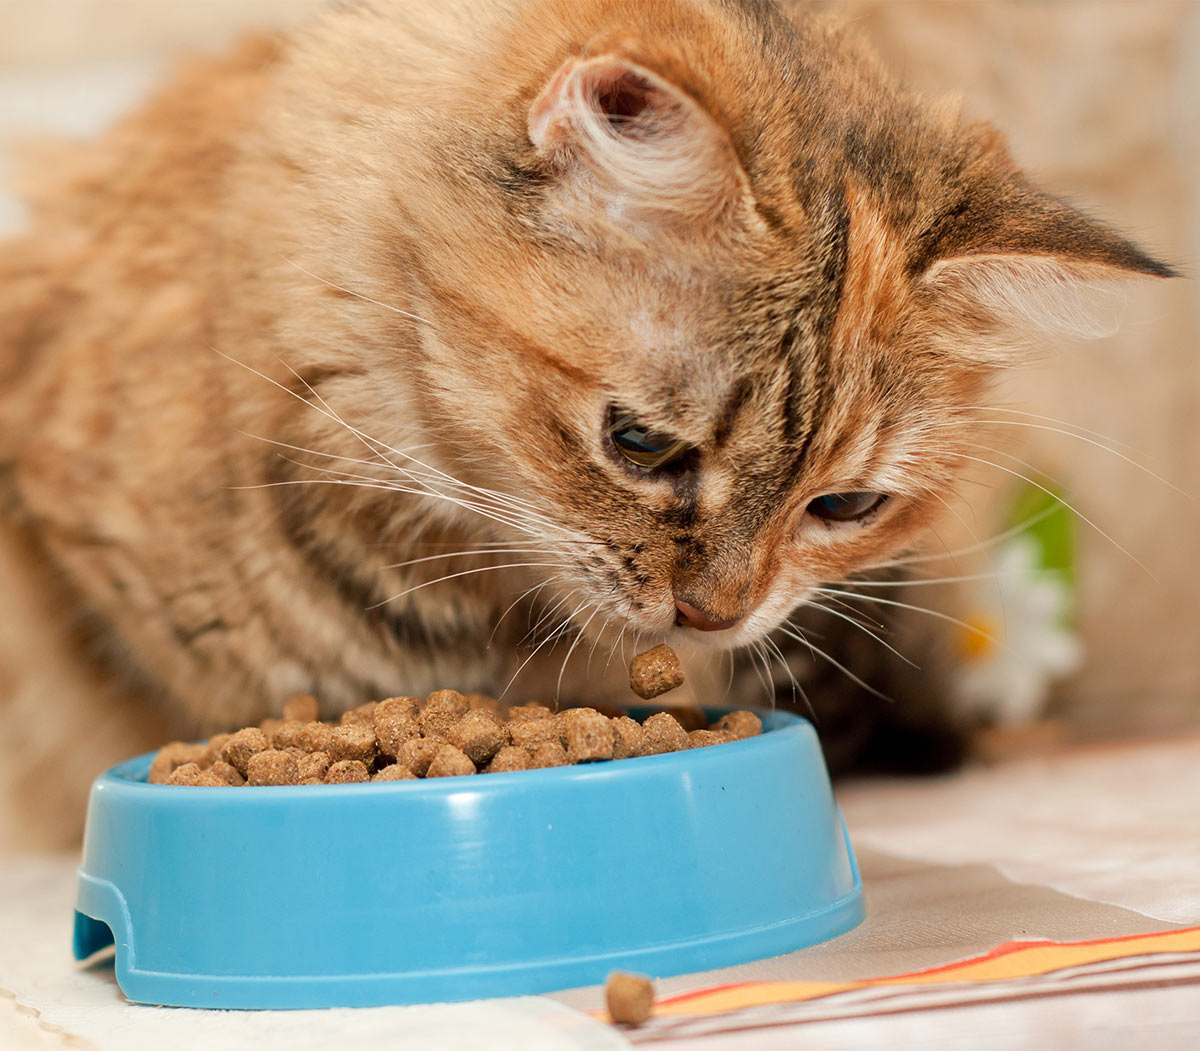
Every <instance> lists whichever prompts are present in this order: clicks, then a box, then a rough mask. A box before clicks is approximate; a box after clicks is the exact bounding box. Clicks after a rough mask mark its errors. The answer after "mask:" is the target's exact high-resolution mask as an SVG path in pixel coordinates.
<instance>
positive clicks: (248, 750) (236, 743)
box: [221, 726, 271, 777]
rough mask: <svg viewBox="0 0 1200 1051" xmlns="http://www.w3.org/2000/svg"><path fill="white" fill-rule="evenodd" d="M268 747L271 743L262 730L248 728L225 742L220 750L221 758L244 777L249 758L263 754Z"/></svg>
mask: <svg viewBox="0 0 1200 1051" xmlns="http://www.w3.org/2000/svg"><path fill="white" fill-rule="evenodd" d="M270 747H271V742H270V741H269V740H268V739H267V735H266V734H265V733H263V732H262V730H260V729H258V728H257V727H254V726H248V727H246V729H244V730H239V731H238V732H237V733H235V734H234V735H233V736H232V737H231V738H229V740H228V741H226V742H225V747H224V748H222V749H221V758H222V759H224V760H225V762H227V763H228V764H229V765H230V766H232V767H233V768H234V769H235V770H237V772H238V773H239V774H241V775H242V776H243V777H245V776H246V764H247V763H249V762H250V757H251V756H252V755H255V754H257V753H258V752H265V751H266V750H267V749H268V748H270Z"/></svg>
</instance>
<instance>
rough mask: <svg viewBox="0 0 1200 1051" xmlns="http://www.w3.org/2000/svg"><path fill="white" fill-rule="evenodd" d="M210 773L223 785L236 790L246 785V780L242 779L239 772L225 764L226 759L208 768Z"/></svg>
mask: <svg viewBox="0 0 1200 1051" xmlns="http://www.w3.org/2000/svg"><path fill="white" fill-rule="evenodd" d="M208 772H209V773H210V774H212V775H213V777H216V778H218V779H219V780H220V781H221V782H222V784H226V785H232V786H233V787H235V788H236V787H237V786H238V785H244V784H245V783H246V779H245V778H244V777H242V775H241V774H239V773H238V772H237V770H235V769H234V768H233V767H232V766H230V765H229V764H228V763H227V762H225V760H224V759H218V760H217V761H216V762H215V763H213V765H212V766H210V767H209V768H208Z"/></svg>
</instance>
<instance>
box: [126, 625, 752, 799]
mask: <svg viewBox="0 0 1200 1051" xmlns="http://www.w3.org/2000/svg"><path fill="white" fill-rule="evenodd" d="M662 650H666V652H667V654H669V655H670V657H669V659H668V658H667V657H666V656H664V655H663V654H662V653H660V652H659V651H662ZM647 657H648V658H650V659H649V660H648V661H643V662H642V665H639V663H638V662H639V661H642V658H647ZM672 663H673V664H674V668H675V669H676V672H677V671H678V667H679V663H678V661H676V660H675V654H674V653H672V652H671V651H670V650H669V649H667V647H665V646H659V647H656V648H655V649H653V650H650V651H648V652H647V653H645V654H642V655H641V656H640V657H638V658H635V659H634V669H633V671H632V678H633V679H634V680H638V669H639V667H640V668H641V669H642V670H644V671H645V673H646V674H645V677H644V678H643V679H642V680H640V681H642V682H643V684H646V683H650V682H654V683H662V682H666V681H669V680H670V679H672V678H674V679H676V680H677V681H676V682H675V685H678V684H679V682H682V674H675V673H672V672H671V671H670V667H671V664H672ZM666 688H673V687H664V688H663V689H658V690H657V693H662V692H665V689H666ZM653 695H656V694H649V695H648V696H653ZM282 715H283V718H281V719H267V720H264V722H263V723H262V724H261V725H259V726H248V727H246V728H245V729H242V730H238V731H237V733H233V734H218V735H217V736H216V737H213V738H211V739H210V740H208V741H205V742H202V743H200V744H185V743H183V742H180V741H176V742H174V743H172V744H169V745H166V746H165V747H164V748H162V749H161V750H160V751H159V752H158V754H157V755H156V756H155V757H154V760H153V762H151V764H150V773H149V777H148V780H149V781H150V783H151V784H168V785H194V786H208V787H212V788H218V787H220V788H224V787H230V786H235V787H236V786H240V785H252V786H253V785H344V784H358V783H363V782H366V781H407V780H413V779H416V778H429V777H461V776H464V775H467V774H488V773H507V772H511V771H514V770H536V769H544V768H548V767H555V766H568V765H571V764H574V763H595V762H603V761H606V760H611V759H633V758H635V757H637V756H645V755H660V754H662V753H664V752H681V751H684V750H686V749H689V748H704V747H707V746H708V745H714V744H722V743H724V742H727V741H735V740H739V739H741V738H744V737H753V736H755V735H756V734H759V733H761V732H762V722H761V721H760V720H759V718H758V716H757V715H755V714H754V713H753V712H747V711H740V712H730V713H729V714H728V715H724V716H722V717H721V718H720V719H718V720H717V721H716V722H714V723H713V724H712V725H709V722H708V718H707V716H706V715H705V714H704V712H703V711H702V710H701V709H699V708H676V709H672V710H671V711H660V712H655V713H654V714H653V715H650V716H648V717H647V718H646V720H645V721H644V722H641V723H639V722H638V721H637V720H636V719H633V718H631V717H630V716H628V715H626V714H624V713H621V712H612V713H608V712H600V711H597V710H596V709H594V708H567V709H565V710H563V711H560V712H555V711H553V710H552V709H550V708H548V707H546V706H545V705H541V704H519V705H509V706H504V705H501V704H500V702H499V701H497V700H495V698H492V697H488V696H486V695H484V694H469V695H468V694H461V693H459V692H458V691H457V690H435V691H434V692H433V693H431V694H430V695H429V696H428V697H426V698H424V699H423V700H421V699H418V698H416V697H389V698H388V699H387V700H384V701H378V702H376V701H372V702H370V703H369V704H363V705H359V707H357V708H351V709H350V710H349V711H348V712H345V713H343V714H342V716H341V718H340V719H339V721H338V722H337V723H332V722H321V721H320V720H319V719H318V718H317V701H316V699H315V698H313V697H310V696H308V695H307V694H302V695H299V696H296V697H292V698H291V699H290V700H288V701H286V702H285V703H284V706H283V712H282Z"/></svg>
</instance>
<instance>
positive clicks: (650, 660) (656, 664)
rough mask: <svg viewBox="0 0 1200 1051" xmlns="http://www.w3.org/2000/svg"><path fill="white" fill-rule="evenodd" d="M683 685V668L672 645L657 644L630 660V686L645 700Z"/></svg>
mask: <svg viewBox="0 0 1200 1051" xmlns="http://www.w3.org/2000/svg"><path fill="white" fill-rule="evenodd" d="M682 685H683V669H682V668H681V667H680V666H679V658H678V657H676V656H675V651H674V650H673V649H671V647H670V646H655V647H654V649H652V650H646V652H645V653H639V654H638V655H637V656H636V657H634V658H633V660H632V661H631V662H630V665H629V688H630V689H631V690H633V692H634V693H636V694H637V695H638V696H639V697H641V698H642V699H643V700H645V701H648V700H650V699H651V698H652V697H659V696H661V695H662V694H664V693H667V692H668V691H669V690H674V689H676V688H677V687H680V686H682Z"/></svg>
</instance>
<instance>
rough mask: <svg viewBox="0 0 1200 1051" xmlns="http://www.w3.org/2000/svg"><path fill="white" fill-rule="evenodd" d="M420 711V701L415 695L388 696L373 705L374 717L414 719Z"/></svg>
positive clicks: (376, 718) (378, 718) (376, 719)
mask: <svg viewBox="0 0 1200 1051" xmlns="http://www.w3.org/2000/svg"><path fill="white" fill-rule="evenodd" d="M420 712H421V702H420V701H419V700H417V698H416V697H389V698H388V699H387V700H386V701H380V702H379V703H378V704H377V705H375V714H374V719H375V722H376V723H377V724H378V722H379V720H380V719H416V717H417V716H418V715H419V714H420Z"/></svg>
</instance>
